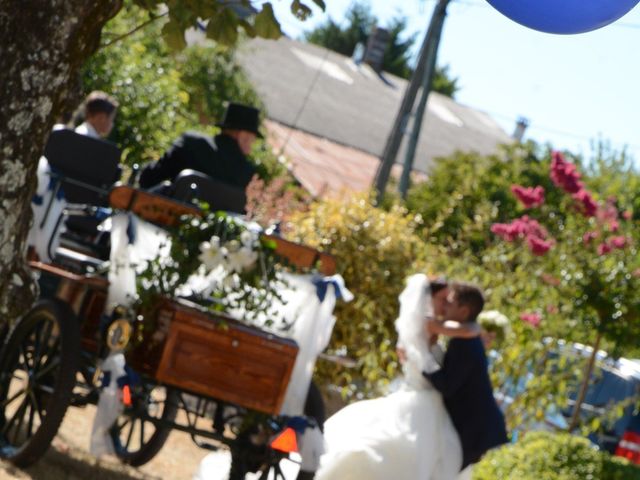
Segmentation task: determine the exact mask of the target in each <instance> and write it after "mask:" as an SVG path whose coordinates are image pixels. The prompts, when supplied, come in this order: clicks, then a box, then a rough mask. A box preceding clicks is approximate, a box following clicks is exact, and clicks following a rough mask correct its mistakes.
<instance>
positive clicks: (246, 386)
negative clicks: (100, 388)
mask: <svg viewBox="0 0 640 480" xmlns="http://www.w3.org/2000/svg"><path fill="white" fill-rule="evenodd" d="M156 323H157V325H156V327H157V330H156V331H154V332H153V334H152V335H151V337H147V338H145V344H146V345H141V346H140V347H138V348H136V349H134V351H133V352H132V353H131V354H130V355H129V361H130V363H131V364H132V365H133V366H134V368H136V369H138V370H140V371H142V372H143V373H146V374H147V375H151V376H152V377H154V378H155V379H157V380H158V381H159V382H162V383H164V384H167V385H171V386H175V387H178V388H181V389H183V390H186V391H189V392H193V393H197V394H201V395H204V396H206V397H210V398H213V399H217V400H222V401H225V402H229V403H233V404H236V405H240V406H243V407H246V408H250V409H253V410H258V411H261V412H265V413H270V414H275V413H278V412H279V410H280V406H281V405H282V402H283V400H284V394H285V391H286V388H287V385H288V383H289V378H290V377H291V371H292V369H293V364H294V362H295V359H296V355H297V353H298V347H297V345H296V343H295V342H294V341H292V340H289V339H285V338H281V337H278V336H276V335H272V334H269V333H266V332H263V331H261V330H259V329H256V328H251V327H248V326H246V325H243V324H241V323H239V322H237V321H235V320H232V319H228V318H224V317H221V316H220V317H216V316H214V315H212V314H211V313H208V312H204V311H202V310H200V309H198V308H197V307H195V306H189V305H186V304H184V303H182V304H181V303H177V302H165V303H164V304H163V305H162V306H161V308H160V309H159V310H158V314H157V322H156Z"/></svg>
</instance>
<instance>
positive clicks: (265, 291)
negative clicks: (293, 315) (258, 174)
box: [136, 208, 286, 328]
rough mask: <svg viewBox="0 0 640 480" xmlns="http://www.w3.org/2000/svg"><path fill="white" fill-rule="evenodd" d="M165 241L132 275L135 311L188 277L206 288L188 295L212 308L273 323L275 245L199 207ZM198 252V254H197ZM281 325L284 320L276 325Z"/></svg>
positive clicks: (170, 293) (145, 311)
mask: <svg viewBox="0 0 640 480" xmlns="http://www.w3.org/2000/svg"><path fill="white" fill-rule="evenodd" d="M168 243H169V244H168V245H165V246H163V247H162V248H161V249H160V251H159V252H158V256H157V257H156V258H155V259H153V260H152V261H150V262H147V263H146V265H145V266H144V270H143V271H142V272H141V273H139V274H138V275H137V277H136V281H137V291H138V306H139V311H140V312H142V315H143V316H145V317H150V318H152V315H149V313H150V312H153V310H154V309H155V308H157V305H158V304H159V301H160V299H162V298H170V299H172V298H177V297H178V296H179V295H178V290H179V289H180V288H182V287H183V286H184V285H185V283H186V282H187V280H188V279H189V278H192V276H195V277H197V278H198V279H199V280H198V284H199V285H203V284H206V285H207V287H206V288H204V289H203V290H202V291H200V292H194V295H193V296H192V297H191V299H192V300H194V301H196V302H198V303H200V304H202V306H204V307H207V308H209V309H210V310H212V311H214V312H231V311H238V310H239V311H242V312H243V315H242V319H243V320H244V321H246V322H247V323H252V324H256V325H258V326H271V325H273V324H274V321H275V320H274V318H272V315H271V306H272V304H273V303H274V301H275V300H277V299H279V298H280V297H279V295H278V288H279V287H280V286H281V285H282V282H281V281H280V280H278V278H277V275H276V271H277V264H278V262H279V258H278V257H277V256H276V255H275V254H274V252H273V250H274V249H275V245H273V244H272V243H270V242H268V241H265V240H262V239H259V238H258V235H257V233H255V232H250V231H249V230H247V228H246V226H244V225H243V224H242V223H240V222H238V221H237V220H236V219H234V218H233V217H229V216H227V215H226V214H225V213H223V212H212V211H209V210H208V208H203V211H202V216H187V217H184V218H182V219H181V222H180V224H179V225H178V226H177V227H173V228H171V229H170V230H169V239H168ZM196 252H199V255H198V254H196ZM277 326H278V327H280V328H283V327H286V325H277Z"/></svg>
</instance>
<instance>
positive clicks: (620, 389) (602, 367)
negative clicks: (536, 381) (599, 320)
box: [496, 342, 640, 464]
mask: <svg viewBox="0 0 640 480" xmlns="http://www.w3.org/2000/svg"><path fill="white" fill-rule="evenodd" d="M558 345H559V350H560V351H555V352H554V351H551V352H549V354H550V355H552V356H557V355H559V354H560V353H562V354H565V355H566V354H567V353H568V354H569V355H571V356H577V357H583V358H585V359H586V358H588V357H589V356H590V355H591V353H592V351H593V350H592V349H591V347H587V346H584V345H581V344H577V343H568V342H558ZM532 376H533V373H531V372H530V373H529V374H528V375H526V376H525V377H524V378H519V379H516V380H514V381H512V382H507V385H506V386H505V387H504V388H503V389H501V391H497V392H496V399H497V400H498V403H499V404H500V406H501V408H502V409H503V410H506V409H507V407H508V406H509V405H510V404H511V403H512V402H513V399H514V398H515V397H516V396H517V395H519V394H521V393H522V392H524V391H525V389H526V386H527V383H528V380H529V379H531V378H532ZM576 397H577V391H573V392H572V393H571V394H570V396H569V399H568V407H567V408H564V409H561V408H559V407H555V406H552V407H550V408H549V409H548V410H547V411H546V412H545V418H544V420H543V421H540V422H536V423H534V424H533V425H531V426H530V427H528V428H527V430H548V431H558V430H567V428H568V426H569V421H570V419H571V416H572V414H573V410H574V405H575V399H576ZM625 401H626V402H625ZM623 402H624V403H623ZM623 404H624V410H623V414H622V415H621V416H620V417H619V418H618V419H616V420H615V421H614V423H613V424H610V423H609V424H607V422H604V423H603V426H602V427H601V428H600V429H599V430H598V431H597V432H594V433H591V434H590V435H589V436H588V438H589V439H590V440H591V441H592V442H593V443H594V445H595V446H597V447H598V448H600V449H601V450H605V451H608V452H609V453H611V454H613V455H619V456H622V457H625V458H627V459H629V460H630V461H632V462H634V463H636V464H640V411H638V407H639V406H640V360H634V359H627V358H620V359H617V360H616V359H612V358H611V357H609V356H608V355H607V353H606V352H604V351H599V352H598V353H597V355H596V364H595V366H594V369H593V373H592V383H591V385H590V386H589V389H588V390H587V393H586V395H585V399H584V401H583V403H582V405H581V407H580V411H581V418H582V420H583V421H589V420H591V419H593V418H594V417H600V418H601V417H603V416H605V415H606V414H607V413H608V412H607V411H608V409H610V408H612V407H613V406H615V405H623ZM521 433H522V432H521V431H520V430H518V429H516V430H515V431H514V432H512V436H513V439H514V440H516V439H517V438H518V436H519V435H520V434H521ZM575 433H578V432H575Z"/></svg>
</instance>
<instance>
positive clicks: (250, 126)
mask: <svg viewBox="0 0 640 480" xmlns="http://www.w3.org/2000/svg"><path fill="white" fill-rule="evenodd" d="M216 126H217V127H220V128H229V129H232V130H246V131H247V132H252V133H255V134H256V135H257V136H258V137H260V138H262V134H261V133H260V131H259V130H258V127H260V111H259V110H258V109H257V108H255V107H250V106H249V105H242V104H241V103H229V105H227V109H226V110H225V112H224V116H223V117H222V122H220V123H216Z"/></svg>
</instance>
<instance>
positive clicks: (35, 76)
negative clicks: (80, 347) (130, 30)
mask: <svg viewBox="0 0 640 480" xmlns="http://www.w3.org/2000/svg"><path fill="white" fill-rule="evenodd" d="M121 7H122V0H117V1H108V0H94V1H90V0H49V1H35V0H6V1H0V88H2V97H1V98H2V108H0V322H5V321H7V320H11V319H13V318H15V317H17V316H18V315H20V314H21V313H23V312H24V311H25V310H26V309H27V308H29V306H30V305H31V303H32V302H33V300H34V296H35V294H36V288H35V287H34V284H33V280H32V276H31V274H30V272H29V270H28V268H27V267H26V262H25V251H26V245H25V242H26V238H27V233H28V230H29V226H30V224H31V205H30V203H31V202H30V201H31V197H32V195H33V192H34V189H35V182H36V168H37V163H38V159H39V157H40V155H41V154H42V152H43V150H44V145H45V142H46V141H47V138H48V136H49V132H50V131H51V128H52V127H53V124H54V123H55V121H56V119H57V118H58V116H59V115H60V113H61V111H62V109H63V107H64V100H65V98H66V97H67V95H68V93H69V91H70V89H71V87H72V86H73V85H74V82H76V79H77V77H78V73H79V69H80V67H81V66H82V65H83V63H84V62H85V61H86V60H87V58H88V57H89V56H90V55H91V53H92V52H94V51H95V49H96V48H97V46H98V44H99V40H100V31H101V30H102V27H103V26H104V24H105V23H106V21H107V20H109V19H110V18H111V17H113V16H114V15H115V14H116V13H117V12H118V10H120V8H121ZM88 161H89V159H88Z"/></svg>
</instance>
